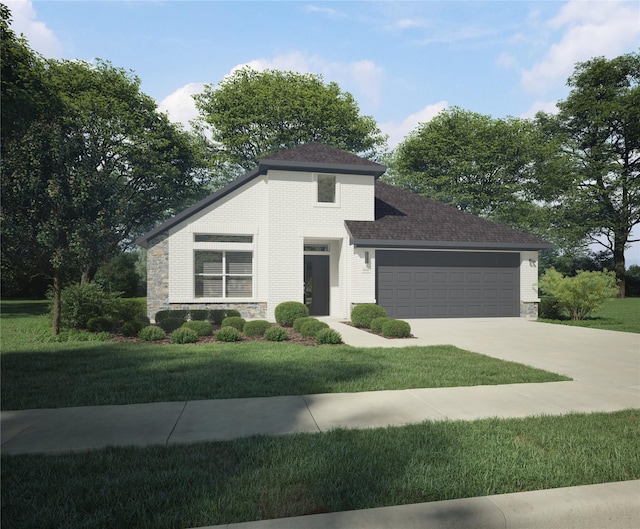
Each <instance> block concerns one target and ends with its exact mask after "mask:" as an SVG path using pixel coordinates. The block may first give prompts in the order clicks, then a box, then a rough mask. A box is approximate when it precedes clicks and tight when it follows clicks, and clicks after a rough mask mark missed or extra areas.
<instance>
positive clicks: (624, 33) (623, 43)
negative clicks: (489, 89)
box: [521, 0, 640, 93]
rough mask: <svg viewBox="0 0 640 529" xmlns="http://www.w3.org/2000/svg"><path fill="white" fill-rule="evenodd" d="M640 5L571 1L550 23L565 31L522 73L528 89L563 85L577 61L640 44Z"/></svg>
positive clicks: (613, 53)
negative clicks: (539, 59)
mask: <svg viewBox="0 0 640 529" xmlns="http://www.w3.org/2000/svg"><path fill="white" fill-rule="evenodd" d="M639 16H640V7H639V4H637V3H635V2H617V1H608V2H583V1H579V0H570V1H569V2H567V3H566V4H565V5H564V6H563V7H562V9H561V10H560V12H559V13H558V15H557V16H556V17H554V18H553V19H551V20H549V21H548V22H547V24H548V26H549V27H550V28H551V29H553V30H559V31H563V34H562V36H561V38H560V40H559V41H558V42H557V43H555V44H553V45H552V46H551V47H550V48H549V50H548V51H547V54H546V56H545V57H544V58H543V59H542V60H541V61H540V62H539V63H538V64H536V65H534V66H533V67H532V68H531V69H530V70H523V71H522V72H521V81H522V84H523V85H524V87H525V88H526V89H527V90H530V91H532V92H538V93H544V92H546V91H547V90H548V89H549V88H550V87H555V86H557V85H558V84H559V83H561V84H564V82H565V81H566V79H567V78H568V77H569V76H570V75H571V73H572V72H573V69H574V66H575V64H576V63H577V62H581V61H585V60H588V59H590V58H592V57H595V56H601V55H604V56H605V57H608V58H613V57H615V56H617V55H620V54H621V53H625V52H626V51H629V50H630V49H633V48H635V47H637V43H638V38H639V37H640V24H638V17H639Z"/></svg>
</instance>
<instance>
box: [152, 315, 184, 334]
mask: <svg viewBox="0 0 640 529" xmlns="http://www.w3.org/2000/svg"><path fill="white" fill-rule="evenodd" d="M157 323H158V325H159V326H160V328H161V329H162V330H163V331H164V332H166V333H172V332H173V331H175V330H176V329H179V328H180V327H182V325H184V323H185V321H184V319H183V318H165V319H163V320H160V321H159V322H157Z"/></svg>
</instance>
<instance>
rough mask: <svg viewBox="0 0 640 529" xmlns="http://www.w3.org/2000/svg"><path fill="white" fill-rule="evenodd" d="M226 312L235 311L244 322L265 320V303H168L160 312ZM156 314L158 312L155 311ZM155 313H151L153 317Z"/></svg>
mask: <svg viewBox="0 0 640 529" xmlns="http://www.w3.org/2000/svg"><path fill="white" fill-rule="evenodd" d="M169 309H170V310H216V309H218V310H223V309H225V310H228V309H235V310H237V311H238V312H240V316H242V317H243V318H244V319H246V320H265V319H267V318H266V316H267V304H266V303H168V304H167V305H166V307H164V308H163V309H161V310H169ZM156 312H158V311H156ZM156 312H154V313H153V315H154V316H155V314H156Z"/></svg>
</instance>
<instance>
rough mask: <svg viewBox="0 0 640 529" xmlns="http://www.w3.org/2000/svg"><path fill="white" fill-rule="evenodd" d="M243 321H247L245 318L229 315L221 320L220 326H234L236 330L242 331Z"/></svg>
mask: <svg viewBox="0 0 640 529" xmlns="http://www.w3.org/2000/svg"><path fill="white" fill-rule="evenodd" d="M245 323H247V322H246V320H245V319H244V318H241V317H240V316H229V317H227V318H225V319H224V320H222V327H234V328H236V329H237V330H238V332H242V329H244V324H245Z"/></svg>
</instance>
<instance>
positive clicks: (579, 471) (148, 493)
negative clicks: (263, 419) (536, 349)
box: [2, 411, 640, 529]
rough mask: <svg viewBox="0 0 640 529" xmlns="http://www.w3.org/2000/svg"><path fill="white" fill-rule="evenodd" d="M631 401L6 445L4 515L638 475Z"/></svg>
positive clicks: (396, 500) (363, 499) (290, 504)
mask: <svg viewBox="0 0 640 529" xmlns="http://www.w3.org/2000/svg"><path fill="white" fill-rule="evenodd" d="M639 444H640V411H622V412H616V413H611V414H602V413H598V414H584V415H578V414H575V415H567V416H562V417H537V418H527V419H509V420H499V419H490V420H479V421H473V422H458V421H456V422H427V423H423V424H420V425H412V426H406V427H401V428H385V429H374V430H361V431H356V430H335V431H331V432H328V433H326V434H301V435H293V436H286V437H253V438H246V439H239V440H235V441H230V442H222V443H201V444H193V445H187V446H172V447H153V448H144V449H139V448H110V449H105V450H99V451H94V452H89V453H81V454H73V455H61V456H44V455H25V456H3V458H2V485H3V486H2V521H3V526H4V525H6V527H12V528H14V529H20V528H32V527H83V528H86V529H90V528H120V527H135V528H154V529H163V528H183V527H200V526H206V525H210V524H226V523H233V522H242V521H250V520H260V519H270V518H280V517H289V516H300V515H306V514H316V513H324V512H336V511H344V510H352V509H365V508H371V507H382V506H388V505H402V504H409V503H418V502H426V501H435V500H445V499H451V498H464V497H475V496H485V495H491V494H504V493H510V492H521V491H528V490H538V489H547V488H556V487H567V486H576V485H585V484H592V483H604V482H613V481H623V480H631V479H638V478H640V451H638V449H637V448H638V446H639Z"/></svg>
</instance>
